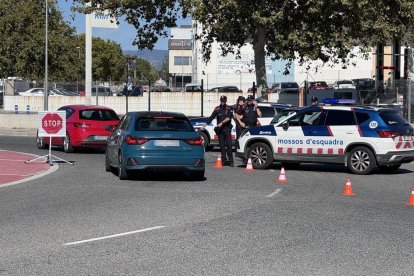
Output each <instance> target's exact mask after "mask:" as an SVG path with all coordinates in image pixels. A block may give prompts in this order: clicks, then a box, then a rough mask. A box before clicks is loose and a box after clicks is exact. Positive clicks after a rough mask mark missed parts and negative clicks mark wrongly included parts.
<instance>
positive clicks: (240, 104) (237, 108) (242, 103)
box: [233, 96, 246, 140]
mask: <svg viewBox="0 0 414 276" xmlns="http://www.w3.org/2000/svg"><path fill="white" fill-rule="evenodd" d="M245 108H246V98H245V97H243V96H239V97H238V98H237V103H236V104H235V105H234V108H233V109H234V113H235V120H234V121H235V122H236V139H237V140H238V139H239V137H240V135H241V133H242V132H243V127H242V126H241V123H242V121H241V119H242V117H241V114H243V110H244V109H245Z"/></svg>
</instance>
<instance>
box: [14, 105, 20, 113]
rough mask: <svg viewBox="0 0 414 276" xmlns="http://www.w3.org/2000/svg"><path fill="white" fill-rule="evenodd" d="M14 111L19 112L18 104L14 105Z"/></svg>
mask: <svg viewBox="0 0 414 276" xmlns="http://www.w3.org/2000/svg"><path fill="white" fill-rule="evenodd" d="M14 113H15V114H19V106H18V105H17V104H15V105H14Z"/></svg>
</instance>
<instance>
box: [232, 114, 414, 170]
mask: <svg viewBox="0 0 414 276" xmlns="http://www.w3.org/2000/svg"><path fill="white" fill-rule="evenodd" d="M272 123H273V124H271V125H267V126H262V127H257V128H253V129H249V130H248V131H246V132H244V133H243V134H242V135H241V137H240V139H239V143H238V148H237V155H238V156H239V157H241V158H242V159H244V160H246V159H247V158H251V160H252V164H253V168H256V169H267V168H269V167H270V166H271V164H272V163H273V162H274V161H276V162H281V163H282V165H283V166H297V165H299V164H300V163H301V162H304V163H337V164H345V166H347V167H348V169H349V170H350V171H351V172H352V173H354V174H369V173H371V172H372V171H373V170H374V169H376V168H378V169H379V170H380V171H381V172H388V173H391V172H394V171H396V170H398V168H399V167H400V166H401V164H403V163H409V162H412V161H414V136H413V128H412V127H411V125H410V124H409V123H408V122H407V121H406V120H405V119H404V118H403V117H402V116H401V114H400V113H399V112H398V111H397V110H394V109H390V108H380V107H375V108H372V107H362V106H310V107H305V108H299V109H285V110H283V111H282V112H281V113H279V114H278V115H276V116H275V118H274V119H273V121H272Z"/></svg>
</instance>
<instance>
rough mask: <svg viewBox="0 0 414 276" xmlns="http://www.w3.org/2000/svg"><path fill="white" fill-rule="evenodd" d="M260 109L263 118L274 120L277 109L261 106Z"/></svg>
mask: <svg viewBox="0 0 414 276" xmlns="http://www.w3.org/2000/svg"><path fill="white" fill-rule="evenodd" d="M259 109H260V111H261V112H262V117H265V118H273V116H275V109H274V108H273V107H271V106H259Z"/></svg>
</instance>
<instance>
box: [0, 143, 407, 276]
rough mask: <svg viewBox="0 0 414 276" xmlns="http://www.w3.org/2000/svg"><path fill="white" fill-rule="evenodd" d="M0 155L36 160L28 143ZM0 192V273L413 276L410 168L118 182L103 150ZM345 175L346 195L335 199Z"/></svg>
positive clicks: (223, 173) (211, 172)
mask: <svg viewBox="0 0 414 276" xmlns="http://www.w3.org/2000/svg"><path fill="white" fill-rule="evenodd" d="M0 149H9V150H15V151H23V152H29V153H34V154H39V155H43V154H46V153H47V151H41V150H37V148H36V146H35V139H34V138H33V137H7V136H0ZM53 154H55V155H56V156H59V157H61V158H64V159H67V160H70V161H75V165H74V166H70V165H60V168H59V169H58V170H57V171H56V172H55V173H53V174H50V175H47V176H45V177H43V178H39V179H35V180H32V181H30V182H26V183H21V184H17V185H14V186H8V187H1V186H0V210H1V211H0V248H1V250H0V275H126V274H129V275H201V274H203V275H412V274H413V269H414V251H413V240H414V234H413V233H414V231H413V229H414V207H410V206H406V205H405V204H404V202H407V201H408V198H409V195H410V191H411V188H412V187H413V186H414V180H413V171H414V165H413V164H407V165H403V166H402V168H401V169H400V170H399V171H398V172H397V174H391V175H387V174H373V175H369V176H356V175H352V174H349V173H348V172H347V170H346V169H344V168H343V167H342V166H331V165H329V166H328V165H302V166H300V167H298V168H297V169H295V170H287V171H286V176H287V179H288V181H289V182H288V183H283V184H280V183H275V180H276V179H277V178H278V176H279V172H280V171H279V169H280V168H279V166H278V165H275V166H274V169H273V170H267V171H257V170H256V171H254V172H246V171H244V169H243V168H242V167H235V168H229V167H225V168H223V169H222V170H218V169H215V168H213V164H214V162H215V158H216V156H217V152H209V153H208V154H207V160H208V164H207V167H208V168H207V171H206V180H205V181H200V182H198V181H191V180H189V179H186V178H185V176H184V177H182V176H179V175H170V174H167V175H166V174H158V175H156V176H154V177H152V176H148V175H147V176H144V177H139V178H136V179H133V180H128V181H120V180H119V179H118V178H117V176H116V175H115V174H113V173H107V172H105V169H104V155H103V153H102V152H95V151H85V152H80V153H75V154H65V153H63V152H62V151H61V150H54V151H53ZM347 178H350V179H351V181H352V187H353V191H354V192H355V194H356V196H354V197H344V196H342V195H341V192H342V191H343V187H344V184H345V181H346V179H347Z"/></svg>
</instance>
